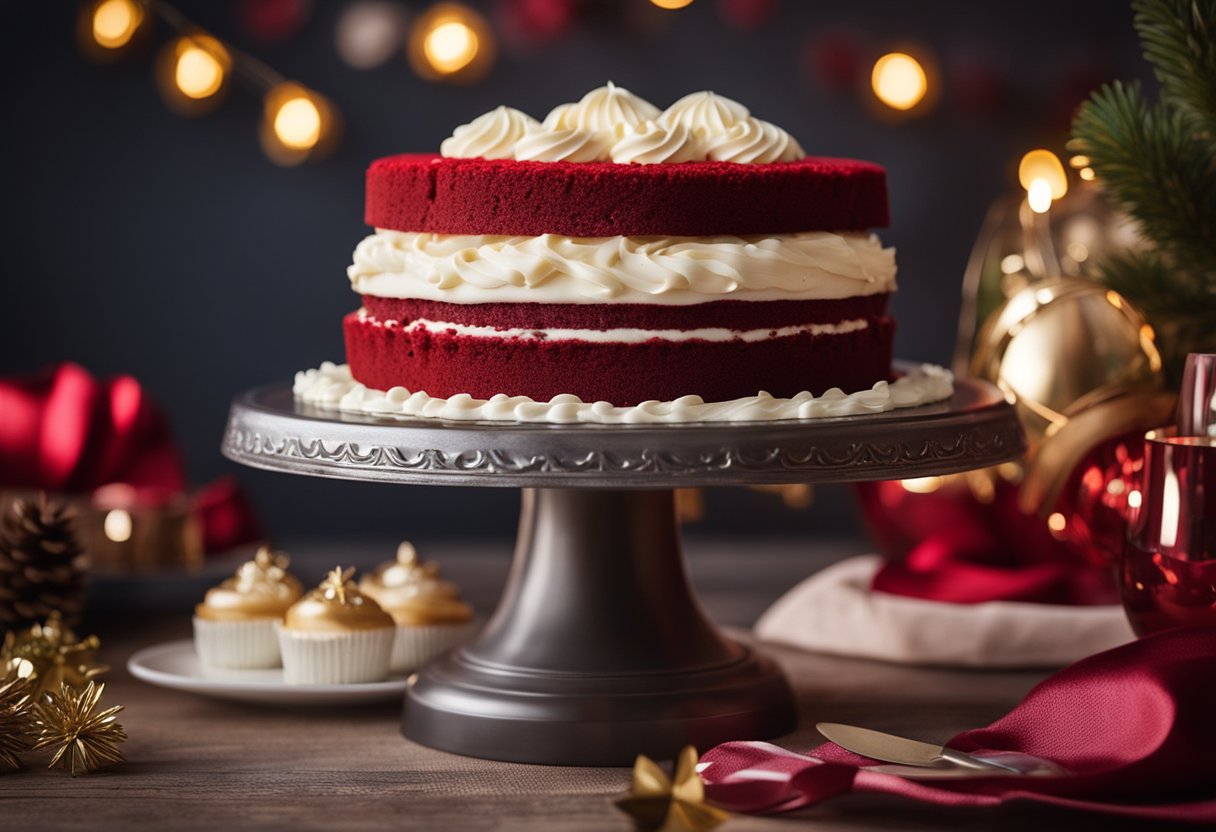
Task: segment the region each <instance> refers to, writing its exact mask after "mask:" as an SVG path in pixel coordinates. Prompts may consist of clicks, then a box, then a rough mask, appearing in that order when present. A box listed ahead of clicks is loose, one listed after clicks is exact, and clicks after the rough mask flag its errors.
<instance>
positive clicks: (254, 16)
mask: <svg viewBox="0 0 1216 832" xmlns="http://www.w3.org/2000/svg"><path fill="white" fill-rule="evenodd" d="M237 14H238V16H239V17H240V21H241V26H242V27H244V29H245V31H246V32H248V33H249V34H250V35H252V36H253V37H255V38H257V39H258V40H260V41H265V42H267V43H277V42H280V41H285V40H289V39H291V38H293V37H295V36H296V35H297V34H299V33H300V31H301V30H302V29H303V28H304V25H305V24H306V23H308V19H309V18H310V17H311V16H312V2H311V0H241V3H240V4H239V5H238V6H237Z"/></svg>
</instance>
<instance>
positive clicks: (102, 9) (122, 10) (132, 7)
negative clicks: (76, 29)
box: [93, 0, 144, 49]
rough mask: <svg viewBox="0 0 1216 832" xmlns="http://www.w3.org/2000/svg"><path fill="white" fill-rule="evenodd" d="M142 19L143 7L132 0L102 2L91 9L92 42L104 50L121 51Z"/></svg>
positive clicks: (133, 34) (104, 0)
mask: <svg viewBox="0 0 1216 832" xmlns="http://www.w3.org/2000/svg"><path fill="white" fill-rule="evenodd" d="M143 19H144V10H143V7H142V6H141V5H139V4H138V3H135V2H134V0H103V2H101V3H98V4H97V5H96V6H95V7H94V8H93V40H94V41H95V42H96V43H97V45H98V46H100V47H102V48H104V49H121V48H122V47H124V46H126V45H127V44H128V43H130V42H131V38H133V37H135V32H136V31H137V30H138V29H139V25H140V24H141V23H142V22H143Z"/></svg>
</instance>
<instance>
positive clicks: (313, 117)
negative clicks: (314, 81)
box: [259, 82, 336, 165]
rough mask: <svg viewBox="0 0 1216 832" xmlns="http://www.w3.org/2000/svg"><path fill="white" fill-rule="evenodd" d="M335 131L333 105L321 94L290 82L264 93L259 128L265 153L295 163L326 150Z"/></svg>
mask: <svg viewBox="0 0 1216 832" xmlns="http://www.w3.org/2000/svg"><path fill="white" fill-rule="evenodd" d="M335 133H336V117H335V113H334V109H333V107H332V106H331V105H330V103H329V101H328V100H327V99H326V98H325V97H324V96H323V95H321V94H319V93H317V92H315V91H313V90H310V89H308V88H306V87H303V86H301V85H299V84H295V83H291V82H283V83H281V84H276V85H275V86H274V87H272V88H271V89H270V91H269V92H268V93H266V101H265V105H264V107H263V112H262V127H261V130H260V132H259V135H260V136H261V140H262V147H263V149H264V150H265V151H266V155H267V156H269V157H270V158H271V159H272V160H273V161H275V162H277V163H279V164H281V165H297V164H299V163H300V162H303V161H305V160H306V159H309V158H312V157H315V156H317V155H320V154H321V153H324V152H325V151H327V150H328V149H329V148H330V147H331V146H332V144H333V139H334V136H335Z"/></svg>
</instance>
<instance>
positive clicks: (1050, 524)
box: [1047, 511, 1068, 535]
mask: <svg viewBox="0 0 1216 832" xmlns="http://www.w3.org/2000/svg"><path fill="white" fill-rule="evenodd" d="M1047 528H1049V529H1051V533H1052V534H1053V535H1056V534H1059V533H1060V532H1062V531H1064V529H1066V528H1068V518H1067V517H1065V516H1064V515H1063V514H1060V512H1058V511H1054V512H1052V513H1051V516H1050V517H1048V518H1047Z"/></svg>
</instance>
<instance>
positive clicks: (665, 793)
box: [616, 745, 730, 832]
mask: <svg viewBox="0 0 1216 832" xmlns="http://www.w3.org/2000/svg"><path fill="white" fill-rule="evenodd" d="M616 805H617V807H618V808H619V809H620V810H621V811H622V812H625V813H626V814H627V815H629V816H630V817H631V818H633V822H634V823H635V824H636V825H637V828H638V829H641V830H646V832H705V830H709V829H713V828H714V827H715V826H718V825H719V824H721V823H724V822H725V821H726V820H728V819H729V818H730V813H729V812H726V811H725V810H723V809H719V808H718V807H717V806H712V805H710V804H708V803H706V802H705V783H704V782H702V780H701V775H699V774H697V749H695V748H693V747H692V746H691V745H690V746H688V747H686V748H685V749H684V750H683V751H681V752H680V757H679V759H678V760H677V761H676V771H675V776H674V777H668V776H667V774H666V772H664V771H663V769H661V768H659V767H658V765H656V764H655V762H654V760H651V759H650V758H649V757H647V756H645V755H642V754H639V755H638V759H637V761H636V762H635V763H634V764H633V788H632V789H631V790H630V792H629V794H627V795H625V796H624V797H622V798H620V799H619V800H617V801H616Z"/></svg>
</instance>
